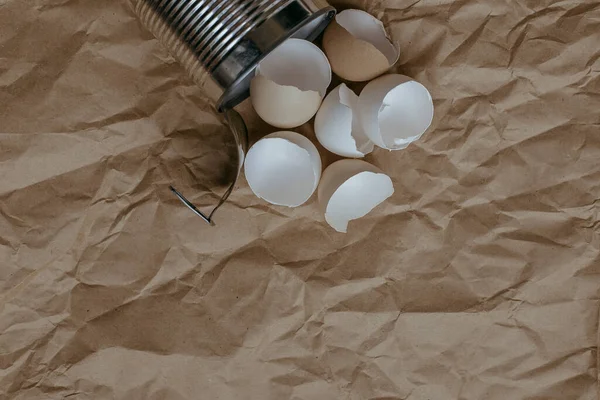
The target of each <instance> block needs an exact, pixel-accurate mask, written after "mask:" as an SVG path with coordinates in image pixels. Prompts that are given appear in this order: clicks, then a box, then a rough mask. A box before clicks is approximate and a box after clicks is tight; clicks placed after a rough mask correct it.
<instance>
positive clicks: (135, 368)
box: [0, 0, 600, 400]
mask: <svg viewBox="0 0 600 400" xmlns="http://www.w3.org/2000/svg"><path fill="white" fill-rule="evenodd" d="M336 5H338V6H340V5H341V6H343V7H349V6H358V7H362V8H364V9H366V10H367V11H369V12H371V13H373V14H374V15H376V16H378V17H380V18H381V19H382V20H383V21H384V22H385V24H386V26H387V27H388V29H389V31H390V33H391V35H392V36H393V39H394V41H395V42H396V43H398V44H399V46H400V48H401V52H402V55H401V59H400V62H399V65H398V67H397V70H398V71H400V72H402V73H405V74H407V75H410V76H412V77H414V78H416V79H417V80H419V81H420V82H422V83H423V84H425V85H426V86H427V87H428V88H429V89H430V91H431V93H432V95H433V97H434V99H435V105H436V118H435V121H434V124H433V126H432V128H431V129H430V131H429V132H428V133H427V134H426V135H425V136H424V137H423V138H422V139H421V140H420V141H418V142H417V143H415V144H413V145H411V146H410V147H409V148H408V149H407V150H404V151H400V152H386V151H384V150H377V151H375V152H374V153H373V154H372V155H370V156H369V158H368V161H370V162H373V163H375V164H376V165H378V166H379V167H380V168H382V169H383V170H384V171H386V172H387V173H388V174H390V175H391V176H392V178H393V181H394V184H395V187H396V193H395V195H394V196H393V197H392V198H391V199H390V201H388V202H387V203H386V204H385V205H383V206H381V207H379V208H377V209H376V210H375V211H374V212H373V213H372V214H370V215H369V216H367V217H366V218H364V219H361V220H359V221H356V222H353V223H351V225H350V229H349V233H348V234H347V235H342V234H337V233H336V232H334V231H333V230H332V229H331V228H329V227H328V226H327V224H326V223H325V222H324V219H323V216H322V215H321V214H320V213H319V211H318V207H317V205H316V201H315V200H314V199H313V200H311V202H310V203H309V204H308V205H305V206H303V207H300V208H296V209H286V208H280V207H274V206H270V205H267V204H265V203H264V202H262V201H261V200H259V199H257V198H255V197H254V196H252V194H251V192H250V190H249V189H248V187H247V184H246V183H245V181H244V180H242V181H241V182H240V184H239V185H238V188H237V190H236V191H235V192H234V194H233V196H232V198H231V200H230V201H229V202H228V203H227V204H226V205H225V206H224V208H223V209H222V211H221V212H220V213H218V214H217V215H216V222H217V226H216V227H210V226H208V225H206V224H205V223H204V222H203V221H202V220H201V219H200V218H198V217H195V216H194V215H193V214H192V213H191V212H190V211H189V210H187V209H186V208H185V207H183V206H182V205H181V204H180V203H179V201H178V200H177V199H176V198H175V197H174V196H173V195H172V194H171V193H170V192H169V190H168V186H169V185H170V184H175V185H176V187H177V188H178V189H180V190H181V191H183V192H184V193H185V194H186V195H188V196H189V197H190V198H191V199H192V200H194V201H195V202H196V203H197V204H199V205H200V206H202V207H210V205H212V204H214V203H215V201H216V200H217V199H218V196H219V195H220V194H221V193H222V191H223V190H224V188H225V187H226V184H225V183H224V182H221V178H220V175H219V174H220V173H221V172H222V171H223V170H224V169H226V167H227V165H228V163H227V154H228V153H229V150H228V149H231V138H230V136H229V134H228V132H227V129H226V128H225V127H224V126H223V123H222V120H221V119H220V118H219V116H218V115H216V114H215V113H214V112H213V110H212V108H211V105H210V104H209V103H208V102H207V101H206V100H205V99H204V98H203V96H202V94H201V93H200V91H199V90H198V89H197V88H196V87H194V86H193V85H192V84H191V83H190V82H189V80H188V79H187V78H186V76H185V73H184V72H183V71H182V69H181V68H180V67H179V66H178V65H177V64H175V62H174V61H173V60H172V59H171V58H170V57H169V56H168V55H167V53H166V52H165V50H164V49H163V48H162V47H161V46H160V45H159V44H158V43H157V42H156V40H154V39H153V38H152V37H151V36H150V35H149V34H148V33H147V32H146V31H144V30H143V29H142V28H141V27H140V25H139V24H138V22H137V20H136V18H135V17H134V16H133V14H132V12H131V11H130V10H129V8H128V6H127V5H126V3H125V1H111V2H109V1H97V0H78V1H65V0H3V1H0V287H1V289H0V307H1V311H0V399H19V400H21V399H27V400H35V399H44V400H46V399H66V398H68V399H127V400H134V399H145V400H146V399H147V400H150V399H168V400H179V399H227V400H229V399H235V400H237V399H260V400H265V399H274V400H275V399H276V400H280V399H294V400H300V399H301V400H309V399H315V400H316V399H318V400H323V399H352V400H354V399H373V400H374V399H378V400H383V399H386V400H388V399H389V400H391V399H405V400H425V399H428V400H445V399H473V400H475V399H492V400H495V399H499V400H504V399H511V400H517V399H561V400H564V399H588V400H591V399H596V398H597V380H598V379H597V378H598V376H597V375H598V374H597V343H598V340H597V335H598V311H599V301H598V299H599V287H600V259H599V253H600V250H599V248H600V238H599V232H598V230H599V226H600V225H599V222H598V221H599V218H598V204H599V203H598V199H599V198H600V61H599V53H598V49H599V47H598V46H599V43H600V2H598V1H582V0H563V1H550V0H522V1H518V2H517V1H511V0H501V1H498V0H465V1H462V0H456V1H450V0H422V1H413V0H385V1H384V0H380V1H368V2H367V1H346V2H343V3H342V2H340V3H337V4H336ZM242 111H243V112H244V114H245V115H244V116H245V118H246V119H247V121H248V122H249V125H250V129H251V132H252V136H253V137H252V139H253V140H256V138H257V137H259V136H260V135H263V134H266V133H269V132H271V131H273V129H272V128H269V127H267V126H265V125H264V124H261V123H259V122H258V121H257V119H256V117H255V116H253V114H252V113H251V110H250V109H249V107H248V105H247V104H244V105H243V106H242ZM300 131H301V132H303V133H306V134H307V135H309V136H311V134H312V132H311V128H310V126H305V127H302V128H301V129H300ZM323 156H324V160H325V161H326V163H329V162H331V161H332V160H333V158H332V156H331V155H327V154H326V153H323ZM220 171H221V172H220Z"/></svg>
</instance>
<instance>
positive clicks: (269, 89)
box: [250, 75, 323, 129]
mask: <svg viewBox="0 0 600 400" xmlns="http://www.w3.org/2000/svg"><path fill="white" fill-rule="evenodd" d="M250 93H251V96H252V97H251V99H252V105H253V106H254V110H255V111H256V113H257V114H258V115H259V116H260V117H261V118H262V120H263V121H265V122H266V123H268V124H269V125H272V126H274V127H277V128H283V129H290V128H295V127H298V126H300V125H302V124H304V123H306V122H308V121H309V120H310V119H311V118H312V117H313V116H314V115H315V113H316V112H317V110H318V109H319V106H320V105H321V100H322V99H323V98H322V97H321V95H320V94H319V92H315V91H312V90H309V91H305V92H303V91H302V90H300V89H298V88H296V87H294V86H282V85H278V84H276V83H275V82H273V81H271V80H269V79H267V78H265V77H264V76H262V75H257V76H255V77H254V78H253V79H252V82H251V83H250Z"/></svg>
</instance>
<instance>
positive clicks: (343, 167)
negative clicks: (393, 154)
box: [319, 160, 394, 233]
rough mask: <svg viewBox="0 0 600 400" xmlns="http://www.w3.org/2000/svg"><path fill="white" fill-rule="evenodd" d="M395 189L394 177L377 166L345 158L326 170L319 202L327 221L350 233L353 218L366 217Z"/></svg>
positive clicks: (320, 188) (336, 227) (339, 230)
mask: <svg viewBox="0 0 600 400" xmlns="http://www.w3.org/2000/svg"><path fill="white" fill-rule="evenodd" d="M393 193H394V186H393V184H392V180H391V179H390V177H389V176H387V175H385V174H384V173H382V172H381V171H380V170H379V169H378V168H376V167H375V166H373V165H371V164H369V163H367V162H364V161H361V160H341V161H337V162H335V163H333V164H331V165H330V166H329V167H328V168H327V169H326V170H325V172H324V173H323V178H322V180H321V184H320V186H319V203H320V205H321V207H322V208H323V209H324V211H325V220H326V221H327V223H328V224H329V225H331V227H333V228H334V229H335V230H336V231H338V232H343V233H346V231H347V229H348V223H349V222H350V221H352V220H355V219H358V218H361V217H364V216H365V215H367V214H368V213H369V212H371V210H373V209H374V208H375V207H377V206H378V205H379V204H381V203H382V202H383V201H385V200H386V199H387V198H389V197H390V196H391V195H392V194H393Z"/></svg>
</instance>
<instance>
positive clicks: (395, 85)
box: [358, 74, 433, 150]
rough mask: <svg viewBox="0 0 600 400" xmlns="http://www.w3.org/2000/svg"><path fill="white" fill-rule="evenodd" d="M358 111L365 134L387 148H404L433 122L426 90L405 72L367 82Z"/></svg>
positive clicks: (430, 103)
mask: <svg viewBox="0 0 600 400" xmlns="http://www.w3.org/2000/svg"><path fill="white" fill-rule="evenodd" d="M358 110H359V113H360V121H361V123H362V127H363V129H364V132H365V134H366V135H367V137H368V138H369V139H371V140H372V141H373V142H374V143H375V144H376V145H377V146H379V147H383V148H384V149H388V150H400V149H404V148H406V147H407V146H408V145H409V144H410V143H412V142H414V141H415V140H417V139H419V138H420V137H421V136H422V135H423V133H425V131H426V130H427V128H429V126H430V125H431V122H432V121H433V100H432V99H431V95H430V94H429V91H428V90H427V88H426V87H425V86H423V85H422V84H420V83H419V82H416V81H414V80H412V79H411V78H409V77H407V76H404V75H396V74H391V75H384V76H382V77H380V78H377V79H375V80H374V81H371V82H370V83H369V84H367V86H365V88H364V89H363V91H362V92H361V93H360V96H359V98H358Z"/></svg>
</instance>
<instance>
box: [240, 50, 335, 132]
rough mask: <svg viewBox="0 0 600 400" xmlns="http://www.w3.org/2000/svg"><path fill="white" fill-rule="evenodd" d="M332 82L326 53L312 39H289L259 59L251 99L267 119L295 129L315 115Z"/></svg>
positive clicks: (259, 113)
mask: <svg viewBox="0 0 600 400" xmlns="http://www.w3.org/2000/svg"><path fill="white" fill-rule="evenodd" d="M330 83H331V66H330V65H329V61H328V60H327V57H326V56H325V54H324V53H323V52H322V51H321V50H320V49H319V48H318V47H317V46H315V45H314V44H313V43H311V42H308V41H306V40H300V39H288V40H287V41H285V42H284V43H283V44H281V45H280V46H279V47H277V48H276V49H275V50H273V51H272V52H271V53H270V54H269V55H268V56H267V57H266V58H265V59H264V60H262V61H261V62H260V64H259V66H258V67H257V69H256V76H255V77H254V78H253V80H252V82H251V84H250V98H251V101H252V105H253V106H254V109H255V110H256V112H257V114H258V115H259V116H260V117H261V118H262V119H263V120H264V121H265V122H267V123H269V124H271V125H273V126H275V127H278V128H286V129H288V128H294V127H297V126H300V125H302V124H304V123H306V122H308V121H309V120H310V119H311V118H312V117H313V116H314V115H315V114H316V112H317V111H318V109H319V106H320V105H321V101H322V100H323V97H324V96H325V93H326V91H327V88H328V87H329V84H330Z"/></svg>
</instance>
